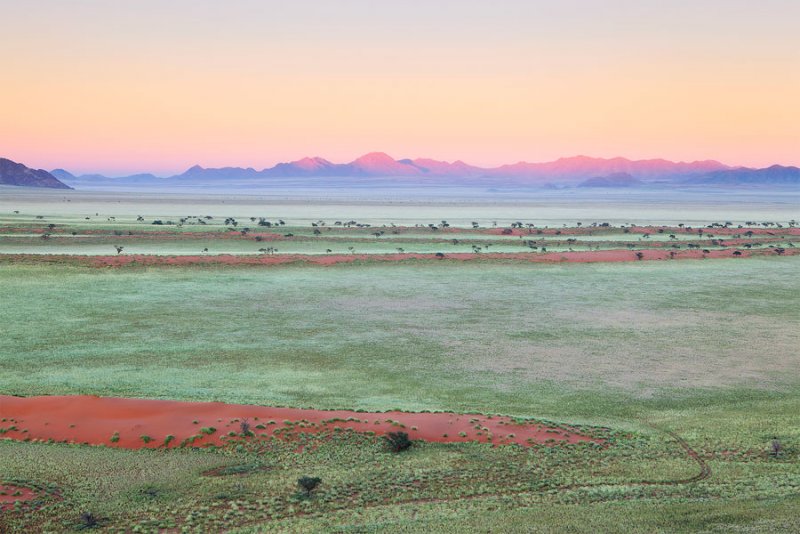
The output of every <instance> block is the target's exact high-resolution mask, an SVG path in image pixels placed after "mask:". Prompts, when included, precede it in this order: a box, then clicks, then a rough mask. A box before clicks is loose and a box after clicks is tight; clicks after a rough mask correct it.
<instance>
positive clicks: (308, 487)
mask: <svg viewBox="0 0 800 534" xmlns="http://www.w3.org/2000/svg"><path fill="white" fill-rule="evenodd" d="M321 482H322V479H321V478H319V477H310V476H304V477H300V478H298V479H297V485H298V486H300V489H302V490H303V492H304V495H305V496H306V497H311V492H312V491H314V490H315V489H316V488H317V486H319V485H320V483H321Z"/></svg>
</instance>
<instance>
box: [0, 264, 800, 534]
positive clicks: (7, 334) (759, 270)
mask: <svg viewBox="0 0 800 534" xmlns="http://www.w3.org/2000/svg"><path fill="white" fill-rule="evenodd" d="M799 273H800V258H798V257H761V258H750V259H747V260H734V259H731V260H705V261H704V260H697V261H682V262H641V263H640V262H634V263H627V264H567V265H544V264H502V263H491V262H485V263H481V264H457V263H449V262H442V263H439V262H437V263H431V262H409V263H403V264H386V265H384V264H381V265H377V264H369V263H364V264H354V265H337V266H331V267H314V266H303V265H292V266H281V267H270V268H241V267H237V268H225V267H216V268H169V269H155V268H149V269H148V268H141V267H131V268H123V269H91V268H80V267H74V266H63V265H49V266H44V265H41V266H40V265H9V264H7V265H0V303H2V306H0V325H2V326H3V335H2V336H0V376H2V378H3V380H2V384H3V385H2V388H3V392H4V393H12V394H19V395H34V394H69V393H93V394H100V395H119V396H131V397H145V398H172V399H189V400H220V401H226V402H240V403H257V404H271V405H286V406H302V407H315V408H348V409H365V410H389V409H395V408H399V409H404V410H455V411H465V412H483V413H501V414H509V415H515V416H520V417H534V418H544V419H548V420H553V421H559V422H568V423H576V424H583V425H591V426H602V427H607V428H610V429H612V430H611V438H610V445H609V446H608V447H605V448H600V449H596V448H592V447H583V446H569V447H558V448H547V447H535V448H532V449H520V448H517V447H498V448H492V447H491V446H489V445H478V444H430V443H429V444H417V445H416V446H415V447H413V448H412V449H411V450H410V451H408V452H407V453H402V454H399V455H393V454H390V453H388V452H386V450H385V447H383V446H382V444H381V442H380V441H379V440H377V439H375V438H371V437H369V436H360V435H353V434H351V433H343V434H342V435H337V436H333V437H332V438H331V439H321V438H314V437H308V438H307V439H308V443H307V444H306V450H305V452H303V453H298V452H296V447H297V444H296V443H291V444H284V443H281V442H266V443H261V442H258V441H257V440H241V443H234V444H232V445H231V446H227V447H225V448H222V449H218V450H212V451H193V450H176V451H155V452H153V451H138V452H137V451H121V450H111V449H105V448H97V447H86V446H69V445H62V444H41V443H11V442H0V474H2V478H3V479H4V480H6V481H13V480H16V481H18V482H21V483H25V484H30V485H41V486H43V487H48V486H47V485H48V484H49V485H51V486H50V487H51V489H50V490H49V491H51V493H52V494H53V495H56V494H57V495H58V497H59V498H60V499H61V500H58V499H56V498H55V497H53V498H51V499H50V500H49V501H48V503H49V504H48V505H47V506H45V507H43V508H42V509H40V510H38V511H26V510H24V509H20V511H18V512H13V511H12V512H9V513H6V514H5V515H4V516H3V518H2V519H1V520H0V527H2V526H3V525H5V526H7V527H8V529H9V530H12V529H19V530H20V531H25V530H26V528H27V529H28V531H30V529H31V528H34V527H35V528H39V529H42V530H48V529H49V530H50V531H63V530H70V529H73V528H77V527H78V526H79V523H80V521H79V520H80V518H79V512H80V511H81V510H91V511H93V512H94V513H96V514H97V515H98V516H100V517H103V518H105V522H104V523H103V526H104V528H108V529H110V530H114V529H118V530H124V529H126V528H133V526H134V525H139V528H140V529H141V530H143V531H155V530H157V529H159V528H163V529H168V528H176V529H178V530H180V529H188V530H189V531H198V532H200V531H209V530H211V531H213V530H221V529H235V528H240V529H242V530H241V531H242V532H261V531H263V532H267V531H275V530H283V531H295V532H309V531H342V532H381V531H385V530H389V529H391V530H398V531H418V532H422V531H427V532H438V531H444V532H464V531H485V532H488V531H492V532H494V531H519V532H526V531H535V529H539V530H540V531H543V532H550V531H564V530H567V531H575V532H596V531H598V530H602V531H625V532H630V531H638V532H657V531H663V532H674V531H689V530H692V531H697V530H705V531H709V532H727V531H731V530H736V531H743V532H751V531H752V532H772V531H776V530H786V531H791V530H797V529H798V528H800V524H798V520H797V517H798V515H799V514H798V513H797V512H798V510H799V509H800V502H798V497H797V495H798V492H799V491H800V459H798V453H800V445H798V444H800V427H799V425H798V418H797V414H798V413H800V376H798V375H797V373H796V370H797V369H798V368H800V352H798V347H800V315H799V314H798V312H797V310H798V309H800V278H798V274H799ZM0 426H2V425H0ZM667 431H671V432H675V433H676V434H677V435H678V436H680V437H681V438H683V439H685V440H686V442H687V443H688V444H689V445H690V446H691V447H692V448H693V450H695V451H697V453H698V455H699V457H700V458H701V459H703V460H704V461H705V462H707V464H708V466H709V467H710V469H711V476H710V477H708V478H705V479H703V480H698V481H694V482H689V483H675V484H671V483H669V482H671V481H673V482H674V481H680V480H682V479H686V478H691V477H693V476H694V475H695V474H697V472H698V470H699V465H698V464H697V462H696V461H694V460H693V459H692V458H691V457H689V456H688V455H687V454H686V451H684V450H683V449H682V448H681V447H680V446H679V444H678V443H677V442H676V441H675V439H674V438H673V437H672V436H671V435H669V434H667ZM773 436H777V437H778V438H779V439H780V440H781V443H782V444H783V446H784V447H783V451H782V452H781V454H780V455H779V456H778V457H776V458H773V457H770V456H769V455H768V454H767V451H768V449H769V445H770V442H771V440H772V438H773ZM219 466H234V467H235V466H243V467H242V468H241V469H240V470H239V471H240V474H237V475H231V476H217V477H211V476H203V475H202V473H204V472H206V471H207V470H209V469H211V468H214V467H219ZM235 471H237V470H236V469H233V472H235ZM304 474H308V475H314V476H320V477H321V478H322V479H323V484H322V486H321V487H320V489H319V490H318V492H317V494H316V495H314V496H313V497H312V498H311V499H302V498H300V497H299V496H298V495H297V488H296V486H295V480H296V479H297V478H298V477H299V476H301V475H304ZM643 481H647V482H661V484H644V485H643V484H641V483H642V482H643ZM3 522H5V523H3ZM26 526H27V527H26ZM12 531H13V530H12Z"/></svg>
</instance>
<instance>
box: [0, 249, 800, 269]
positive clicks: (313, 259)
mask: <svg viewBox="0 0 800 534" xmlns="http://www.w3.org/2000/svg"><path fill="white" fill-rule="evenodd" d="M637 252H641V254H642V257H641V258H638V257H637V255H636V254H637ZM736 252H739V253H740V254H738V255H737V254H736ZM775 254H776V253H775V251H774V250H773V249H772V248H764V249H751V250H734V249H725V250H711V251H709V252H707V253H704V252H703V251H702V250H698V249H692V250H689V249H681V250H668V249H664V248H659V249H658V250H656V249H643V250H638V251H637V250H621V249H619V250H593V251H583V252H580V251H576V252H545V253H542V252H511V253H505V252H488V253H480V254H475V253H470V252H457V253H448V254H444V256H443V257H442V258H438V257H437V256H436V255H435V254H417V253H403V254H326V255H321V254H320V255H311V254H275V255H259V256H254V255H230V254H220V255H204V256H158V255H145V254H120V255H116V256H83V255H69V254H2V255H0V261H1V262H4V263H59V264H61V263H68V264H77V265H86V266H90V267H123V266H127V265H139V266H169V265H283V264H290V263H304V264H309V265H335V264H339V263H355V262H399V261H407V260H424V261H442V260H449V261H485V260H505V261H516V262H530V263H609V262H629V261H638V260H639V259H641V260H643V261H651V260H669V259H674V260H688V259H695V260H696V259H702V258H735V257H741V258H747V257H752V256H773V255H775ZM783 254H784V255H785V256H794V255H797V254H800V248H789V249H786V250H785V252H784V253H783Z"/></svg>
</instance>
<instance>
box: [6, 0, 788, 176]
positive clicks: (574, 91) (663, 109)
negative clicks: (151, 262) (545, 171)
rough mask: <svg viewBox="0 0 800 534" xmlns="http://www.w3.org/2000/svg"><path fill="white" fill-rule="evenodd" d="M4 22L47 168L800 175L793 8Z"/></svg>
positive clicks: (10, 127)
mask: <svg viewBox="0 0 800 534" xmlns="http://www.w3.org/2000/svg"><path fill="white" fill-rule="evenodd" d="M34 4H35V6H34ZM553 4H557V5H553ZM698 4H702V5H698ZM0 19H2V20H3V22H4V24H3V27H4V30H3V32H2V33H0V59H1V60H2V65H3V67H2V68H3V83H2V84H1V85H0V156H3V157H9V158H11V159H14V160H17V161H21V162H24V163H26V164H28V165H31V166H35V167H39V168H47V169H52V168H54V167H63V168H66V169H68V170H70V171H73V172H78V173H81V172H104V173H109V174H125V173H131V172H140V171H152V172H156V173H162V174H170V173H173V172H179V171H183V170H185V169H186V168H187V167H189V166H191V165H193V164H195V163H199V164H201V165H203V166H207V167H213V166H225V165H236V166H252V167H256V168H263V167H267V166H271V165H273V164H275V163H277V162H280V161H288V160H293V159H299V158H301V157H303V156H314V155H318V156H322V157H325V158H327V159H330V160H333V161H349V160H352V159H354V158H355V157H357V156H359V155H361V154H363V153H365V152H369V151H374V150H380V151H385V152H388V153H389V154H391V155H392V156H395V157H398V158H401V157H420V156H424V157H433V158H437V159H446V160H454V159H463V160H465V161H468V162H470V163H473V164H477V165H486V166H491V165H497V164H501V163H508V162H515V161H519V160H526V161H543V160H551V159H556V158H558V157H561V156H571V155H576V154H586V155H592V156H601V157H612V156H626V157H629V158H635V159H639V158H653V157H664V158H668V159H674V160H695V159H718V160H721V161H724V162H726V163H730V164H742V165H752V166H764V165H769V164H772V163H782V164H795V165H797V164H800V101H798V98H797V95H798V94H800V32H797V31H796V28H795V27H794V26H795V23H796V21H797V20H800V2H794V1H789V0H785V1H778V0H765V1H764V2H759V3H757V4H756V3H753V2H745V1H743V0H741V1H740V0H727V1H722V0H719V1H717V0H709V1H705V2H688V1H682V0H676V1H674V2H669V3H666V2H655V1H648V0H641V1H633V0H630V1H629V0H609V1H600V0H585V1H577V0H566V1H564V2H544V1H542V2H537V1H521V0H520V1H498V2H478V1H472V0H463V1H458V2H457V1H451V0H440V1H438V2H423V1H421V0H410V1H408V2H397V3H389V2H369V1H367V0H343V1H341V2H326V1H323V0H318V1H311V0H306V1H301V2H277V1H272V2H270V1H264V2H256V1H250V0H238V1H231V2H224V3H223V2H211V1H202V0H201V1H189V0H175V1H172V2H168V3H167V2H159V1H156V0H144V1H141V2H135V3H128V4H124V5H123V4H122V3H112V2H104V1H101V0H82V1H76V2H60V1H57V0H38V1H35V2H31V3H28V2H20V3H14V5H11V6H9V5H4V6H3V7H0Z"/></svg>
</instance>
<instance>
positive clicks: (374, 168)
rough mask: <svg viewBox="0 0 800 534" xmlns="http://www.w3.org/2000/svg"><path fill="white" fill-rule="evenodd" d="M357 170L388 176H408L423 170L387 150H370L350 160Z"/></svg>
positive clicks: (351, 165)
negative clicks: (388, 152) (386, 151)
mask: <svg viewBox="0 0 800 534" xmlns="http://www.w3.org/2000/svg"><path fill="white" fill-rule="evenodd" d="M349 165H350V167H352V168H353V169H354V170H356V171H360V172H365V173H369V174H385V175H387V176H407V175H415V174H420V173H421V170H420V169H418V168H417V167H415V166H414V165H409V164H408V163H403V162H400V161H396V160H395V159H394V158H392V157H391V156H390V155H388V154H386V153H385V152H370V153H368V154H364V155H363V156H361V157H360V158H357V159H355V160H353V161H352V162H350V164H349Z"/></svg>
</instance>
